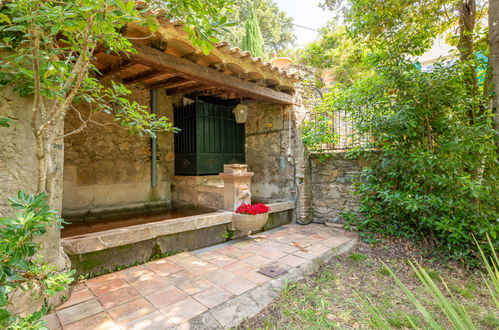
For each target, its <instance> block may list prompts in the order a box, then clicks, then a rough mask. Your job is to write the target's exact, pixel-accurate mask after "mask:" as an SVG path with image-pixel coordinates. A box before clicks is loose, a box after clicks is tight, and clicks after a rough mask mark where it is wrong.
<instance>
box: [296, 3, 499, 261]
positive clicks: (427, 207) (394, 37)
mask: <svg viewBox="0 0 499 330" xmlns="http://www.w3.org/2000/svg"><path fill="white" fill-rule="evenodd" d="M323 5H324V6H325V7H327V8H330V9H331V8H333V6H340V7H341V8H342V10H343V11H344V13H345V23H346V25H347V29H348V31H349V33H350V34H351V35H352V36H353V37H354V38H355V42H357V43H360V44H361V47H366V48H367V49H368V52H369V53H368V56H367V59H368V62H367V63H369V66H370V68H371V70H372V71H373V73H374V74H373V75H372V76H368V77H367V78H366V79H361V80H359V81H356V82H354V84H353V85H352V86H350V87H348V88H347V89H343V90H341V91H339V92H338V91H336V90H333V93H332V94H330V95H327V96H326V97H325V101H324V103H323V104H321V105H320V106H319V108H318V109H317V111H321V113H324V111H329V112H330V115H333V116H334V114H335V112H336V111H343V112H345V113H348V115H349V118H350V119H352V120H353V122H354V127H355V133H356V134H361V135H363V136H364V137H365V138H366V141H369V142H368V143H367V145H365V146H360V147H359V148H358V150H354V152H353V154H355V152H356V151H361V154H362V155H364V156H365V157H368V158H370V159H371V162H370V166H369V168H367V169H366V170H365V171H364V175H363V180H361V181H360V182H359V185H358V192H359V193H360V198H361V210H362V216H361V217H359V218H358V219H357V220H355V222H356V224H357V226H358V227H359V228H360V229H361V230H364V231H366V232H379V233H384V234H389V235H398V236H405V237H411V238H415V239H418V240H422V241H426V242H427V243H428V245H430V246H432V247H436V248H439V249H442V250H444V251H446V252H447V253H448V254H449V255H450V256H452V257H454V258H458V259H463V260H468V261H471V260H473V257H475V254H476V251H475V250H474V248H473V246H474V241H473V235H475V236H476V237H477V238H478V239H479V241H480V242H484V238H485V234H488V235H489V236H490V237H491V238H492V241H493V244H494V247H496V248H497V244H498V239H497V228H498V226H497V219H496V218H497V211H498V206H499V205H498V203H497V198H496V197H495V195H494V193H493V191H494V190H495V189H496V188H495V187H497V184H498V182H497V177H498V176H497V175H498V169H499V168H498V166H497V149H496V147H495V143H494V135H495V134H494V130H493V125H492V109H491V108H490V106H489V97H490V95H491V94H490V87H489V86H490V85H489V81H488V80H487V79H485V80H484V81H481V80H480V79H478V78H479V76H480V75H485V74H486V73H487V72H484V71H486V70H487V71H489V70H490V66H487V65H486V62H487V57H488V55H489V47H488V45H489V44H488V42H487V34H486V33H487V30H486V29H485V26H483V24H482V21H481V20H480V19H479V18H480V16H481V15H483V14H484V13H485V12H486V8H484V7H483V5H485V2H482V1H474V0H463V1H453V0H440V1H433V2H425V1H419V0H408V1H406V0H387V1H381V2H379V1H378V2H372V1H368V0H346V1H340V0H325V1H323ZM335 8H336V7H335ZM409 12H410V13H411V15H408V14H407V13H409ZM445 33H450V34H452V33H455V34H456V36H452V37H450V38H449V40H451V41H452V42H453V43H454V45H455V46H456V55H457V60H456V61H455V63H454V64H453V65H449V64H448V63H439V64H438V63H437V64H436V65H435V68H434V69H433V71H431V72H422V71H421V70H420V69H419V68H418V66H417V65H416V63H413V62H412V61H411V60H410V59H413V58H415V57H416V56H418V55H421V54H423V53H424V52H425V51H426V50H428V49H429V48H430V46H431V45H432V43H433V42H434V39H435V38H436V37H437V36H439V35H442V34H445ZM483 58H485V59H483ZM484 68H487V69H484ZM325 109H326V110H325ZM326 117H327V116H326ZM322 124H323V123H319V124H318V125H319V126H320V125H322ZM309 125H312V126H313V125H314V123H312V124H309ZM305 128H306V130H305V132H313V129H311V128H310V127H307V126H306V127H305ZM309 140H310V141H313V143H314V144H315V145H317V144H320V143H322V142H321V141H317V140H316V139H315V140H314V139H309ZM319 140H323V139H319ZM329 140H331V138H330V137H329V138H328V140H326V141H329ZM373 150H377V151H376V152H373ZM491 194H492V195H493V196H492V197H491V196H490V195H491ZM484 247H485V245H484Z"/></svg>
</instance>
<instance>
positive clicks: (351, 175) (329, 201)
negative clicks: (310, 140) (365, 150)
mask: <svg viewBox="0 0 499 330" xmlns="http://www.w3.org/2000/svg"><path fill="white" fill-rule="evenodd" d="M364 166H365V162H364V161H362V160H359V159H354V160H352V159H346V158H345V155H344V154H340V153H338V154H335V155H334V156H333V157H331V158H328V159H326V160H325V161H321V160H319V159H317V158H315V157H312V158H311V162H310V167H311V186H312V194H311V195H310V196H309V197H308V198H309V200H310V203H311V208H312V210H313V220H314V221H315V222H322V223H323V222H331V223H338V222H342V219H341V213H342V212H346V211H356V210H357V209H358V207H359V200H358V196H356V195H355V194H354V189H355V188H354V183H355V181H356V180H357V178H358V177H359V175H360V173H361V171H362V168H363V167H364Z"/></svg>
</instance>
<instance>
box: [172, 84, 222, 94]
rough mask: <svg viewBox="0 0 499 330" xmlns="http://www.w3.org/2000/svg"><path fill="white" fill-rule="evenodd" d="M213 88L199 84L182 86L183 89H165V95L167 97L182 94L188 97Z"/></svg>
mask: <svg viewBox="0 0 499 330" xmlns="http://www.w3.org/2000/svg"><path fill="white" fill-rule="evenodd" d="M211 88H214V87H210V86H206V85H204V84H199V83H197V84H196V85H194V86H184V87H176V88H169V89H165V92H166V94H168V95H175V94H183V95H188V94H192V93H195V92H198V91H203V90H208V89H211Z"/></svg>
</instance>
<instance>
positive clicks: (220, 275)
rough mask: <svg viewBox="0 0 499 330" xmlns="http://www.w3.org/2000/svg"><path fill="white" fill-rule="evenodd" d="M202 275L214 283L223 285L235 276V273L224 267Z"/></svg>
mask: <svg viewBox="0 0 499 330" xmlns="http://www.w3.org/2000/svg"><path fill="white" fill-rule="evenodd" d="M204 277H205V278H207V279H208V280H210V281H211V282H213V283H215V284H219V285H223V284H224V283H227V282H229V281H231V280H233V279H234V278H236V275H234V274H232V273H231V272H229V271H227V270H225V269H217V270H215V271H213V272H210V273H208V274H206V275H205V276H204Z"/></svg>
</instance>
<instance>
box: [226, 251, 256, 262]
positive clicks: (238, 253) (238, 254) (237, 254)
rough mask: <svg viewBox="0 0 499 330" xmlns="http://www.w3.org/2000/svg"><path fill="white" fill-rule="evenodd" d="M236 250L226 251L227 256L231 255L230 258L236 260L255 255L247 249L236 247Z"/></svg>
mask: <svg viewBox="0 0 499 330" xmlns="http://www.w3.org/2000/svg"><path fill="white" fill-rule="evenodd" d="M238 250H239V251H234V252H230V253H227V257H231V258H234V259H237V260H243V259H246V258H249V257H252V256H254V255H255V254H254V253H252V252H250V251H247V250H242V249H238Z"/></svg>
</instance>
